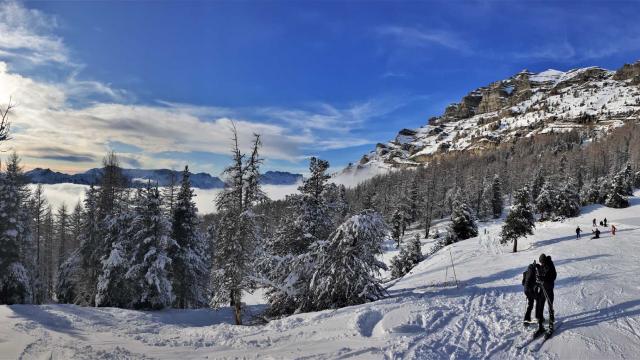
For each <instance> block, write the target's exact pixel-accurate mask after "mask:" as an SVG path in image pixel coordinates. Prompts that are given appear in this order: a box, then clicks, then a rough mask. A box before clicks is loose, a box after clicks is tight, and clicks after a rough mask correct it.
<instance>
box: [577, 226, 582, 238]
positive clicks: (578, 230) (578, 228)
mask: <svg viewBox="0 0 640 360" xmlns="http://www.w3.org/2000/svg"><path fill="white" fill-rule="evenodd" d="M581 232H582V229H580V226H578V227H577V228H576V239H580V233H581Z"/></svg>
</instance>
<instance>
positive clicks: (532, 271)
mask: <svg viewBox="0 0 640 360" xmlns="http://www.w3.org/2000/svg"><path fill="white" fill-rule="evenodd" d="M537 267H538V264H536V261H535V260H533V263H532V264H529V266H528V267H527V271H525V272H524V273H523V274H522V286H524V295H525V296H526V297H527V310H526V311H525V313H524V326H528V325H529V324H531V310H533V304H534V301H536V299H537V298H538V297H537V294H538V285H537V284H536V273H537Z"/></svg>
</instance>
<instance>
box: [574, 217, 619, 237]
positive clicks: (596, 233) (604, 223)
mask: <svg viewBox="0 0 640 360" xmlns="http://www.w3.org/2000/svg"><path fill="white" fill-rule="evenodd" d="M600 226H604V227H607V218H604V220H600ZM616 230H618V229H617V228H616V226H615V225H613V224H611V235H613V236H615V235H616ZM581 233H582V229H580V226H578V227H577V228H576V239H580V235H581ZM591 233H592V234H593V237H592V239H600V229H599V228H598V225H597V221H596V219H593V228H592V229H591Z"/></svg>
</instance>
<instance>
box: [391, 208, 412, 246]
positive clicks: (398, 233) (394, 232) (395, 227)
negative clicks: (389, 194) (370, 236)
mask: <svg viewBox="0 0 640 360" xmlns="http://www.w3.org/2000/svg"><path fill="white" fill-rule="evenodd" d="M410 218H411V215H410V214H409V207H408V206H406V204H405V203H403V202H402V199H401V200H400V203H399V204H398V205H397V206H396V209H395V210H394V212H393V215H392V216H391V236H392V237H393V239H394V240H395V241H396V247H400V241H401V240H402V237H403V236H404V232H405V230H406V229H407V225H408V223H409V221H410Z"/></svg>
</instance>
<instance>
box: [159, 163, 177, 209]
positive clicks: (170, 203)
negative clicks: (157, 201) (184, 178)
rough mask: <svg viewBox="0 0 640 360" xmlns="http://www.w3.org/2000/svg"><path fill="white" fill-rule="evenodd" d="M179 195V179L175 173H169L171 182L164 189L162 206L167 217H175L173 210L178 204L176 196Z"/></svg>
mask: <svg viewBox="0 0 640 360" xmlns="http://www.w3.org/2000/svg"><path fill="white" fill-rule="evenodd" d="M177 194H178V179H177V178H176V174H175V171H173V170H171V171H170V172H169V182H168V184H167V186H165V187H164V188H163V189H162V206H163V209H164V211H165V213H166V215H167V217H169V218H172V217H173V209H174V208H175V204H176V196H177Z"/></svg>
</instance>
